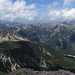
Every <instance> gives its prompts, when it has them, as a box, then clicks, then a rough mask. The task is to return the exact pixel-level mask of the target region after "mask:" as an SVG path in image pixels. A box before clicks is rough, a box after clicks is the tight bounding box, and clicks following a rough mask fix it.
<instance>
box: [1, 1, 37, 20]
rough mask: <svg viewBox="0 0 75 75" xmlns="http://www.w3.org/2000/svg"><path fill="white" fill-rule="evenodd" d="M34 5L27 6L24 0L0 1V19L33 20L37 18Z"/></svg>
mask: <svg viewBox="0 0 75 75" xmlns="http://www.w3.org/2000/svg"><path fill="white" fill-rule="evenodd" d="M35 8H36V4H30V5H27V4H26V2H25V1H24V0H16V1H15V2H14V3H13V2H11V0H0V19H3V20H4V19H5V20H6V19H7V20H17V19H21V20H22V19H23V20H34V19H36V17H37V15H38V14H37V11H35V10H34V9H35Z"/></svg>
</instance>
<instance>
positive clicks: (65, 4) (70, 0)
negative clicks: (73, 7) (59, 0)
mask: <svg viewBox="0 0 75 75" xmlns="http://www.w3.org/2000/svg"><path fill="white" fill-rule="evenodd" d="M73 1H74V0H64V5H63V6H67V5H70V4H71V3H72V2H73Z"/></svg>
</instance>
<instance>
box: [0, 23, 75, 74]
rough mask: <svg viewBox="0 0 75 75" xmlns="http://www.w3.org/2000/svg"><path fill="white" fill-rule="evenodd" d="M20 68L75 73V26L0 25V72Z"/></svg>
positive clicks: (60, 24) (67, 24)
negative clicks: (62, 70) (61, 70)
mask: <svg viewBox="0 0 75 75" xmlns="http://www.w3.org/2000/svg"><path fill="white" fill-rule="evenodd" d="M7 23H8V24H9V25H10V23H9V22H7ZM13 24H14V23H13ZM21 68H30V69H33V70H38V71H41V70H46V71H48V70H59V69H64V70H70V71H73V72H74V71H75V24H74V23H73V24H71V23H67V22H57V23H51V24H49V23H38V24H34V25H32V24H29V25H21V24H14V25H10V26H8V25H6V24H4V25H2V23H1V22H0V72H1V74H2V73H8V72H13V71H16V70H18V69H21Z"/></svg>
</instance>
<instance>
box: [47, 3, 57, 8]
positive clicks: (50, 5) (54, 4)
mask: <svg viewBox="0 0 75 75" xmlns="http://www.w3.org/2000/svg"><path fill="white" fill-rule="evenodd" d="M57 5H58V2H53V3H52V4H49V5H48V6H47V8H48V9H50V8H55V7H56V6H57Z"/></svg>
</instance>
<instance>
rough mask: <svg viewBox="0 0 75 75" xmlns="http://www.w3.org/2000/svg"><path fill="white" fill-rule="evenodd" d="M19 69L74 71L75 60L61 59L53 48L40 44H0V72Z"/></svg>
mask: <svg viewBox="0 0 75 75" xmlns="http://www.w3.org/2000/svg"><path fill="white" fill-rule="evenodd" d="M20 68H31V69H34V70H58V69H70V70H73V69H75V60H73V59H69V58H66V57H63V56H62V55H61V54H60V53H58V52H57V51H55V50H54V49H53V48H51V47H49V46H46V45H44V44H41V43H34V42H25V41H17V42H16V41H12V42H11V41H9V42H2V43H0V71H1V72H12V71H16V70H17V69H20Z"/></svg>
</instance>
